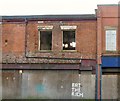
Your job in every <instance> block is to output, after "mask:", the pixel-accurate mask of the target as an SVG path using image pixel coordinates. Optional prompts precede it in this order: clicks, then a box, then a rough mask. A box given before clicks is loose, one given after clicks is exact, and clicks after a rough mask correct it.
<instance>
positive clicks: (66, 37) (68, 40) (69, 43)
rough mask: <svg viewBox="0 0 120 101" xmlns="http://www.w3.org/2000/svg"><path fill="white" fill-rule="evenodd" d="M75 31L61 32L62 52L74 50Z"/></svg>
mask: <svg viewBox="0 0 120 101" xmlns="http://www.w3.org/2000/svg"><path fill="white" fill-rule="evenodd" d="M75 47H76V42H75V31H63V50H75Z"/></svg>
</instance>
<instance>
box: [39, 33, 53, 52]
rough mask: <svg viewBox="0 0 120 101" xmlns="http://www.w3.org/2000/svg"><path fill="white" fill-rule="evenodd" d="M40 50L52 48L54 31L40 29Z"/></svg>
mask: <svg viewBox="0 0 120 101" xmlns="http://www.w3.org/2000/svg"><path fill="white" fill-rule="evenodd" d="M39 38H40V42H39V49H40V50H51V47H52V31H40V37H39Z"/></svg>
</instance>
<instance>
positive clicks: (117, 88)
mask: <svg viewBox="0 0 120 101" xmlns="http://www.w3.org/2000/svg"><path fill="white" fill-rule="evenodd" d="M119 82H120V75H119V74H118V75H112V74H108V75H102V99H119V98H120V84H119Z"/></svg>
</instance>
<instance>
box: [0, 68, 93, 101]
mask: <svg viewBox="0 0 120 101" xmlns="http://www.w3.org/2000/svg"><path fill="white" fill-rule="evenodd" d="M2 75H3V78H2V80H3V82H2V83H3V98H7V99H9V98H23V99H24V98H27V99H33V98H39V99H40V98H42V99H88V98H89V99H94V98H95V75H93V74H91V72H81V74H79V72H78V71H77V70H64V71H63V70H59V71H58V70H33V71H32V70H23V72H22V73H21V74H20V73H19V71H18V70H3V72H2ZM79 95H80V96H79Z"/></svg>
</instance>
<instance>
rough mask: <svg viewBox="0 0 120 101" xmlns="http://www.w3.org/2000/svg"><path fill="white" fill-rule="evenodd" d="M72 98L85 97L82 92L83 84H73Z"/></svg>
mask: <svg viewBox="0 0 120 101" xmlns="http://www.w3.org/2000/svg"><path fill="white" fill-rule="evenodd" d="M71 95H72V96H77V97H83V93H82V92H81V83H72V93H71Z"/></svg>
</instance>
